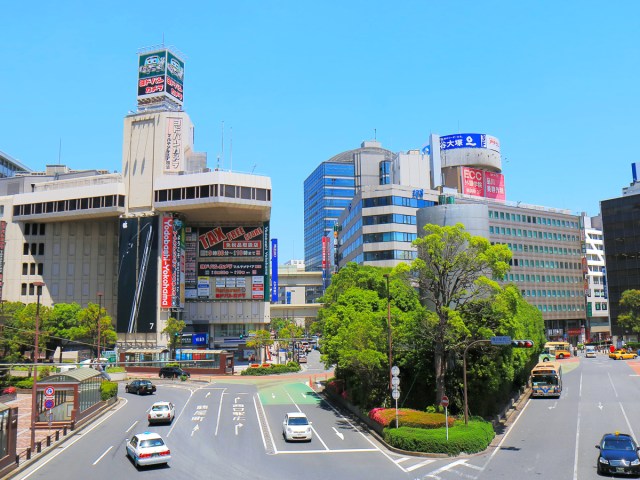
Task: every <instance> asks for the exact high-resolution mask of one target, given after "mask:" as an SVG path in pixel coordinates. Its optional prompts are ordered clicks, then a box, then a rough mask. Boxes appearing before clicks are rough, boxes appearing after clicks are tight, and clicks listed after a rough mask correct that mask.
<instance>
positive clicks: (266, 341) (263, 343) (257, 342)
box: [247, 330, 273, 363]
mask: <svg viewBox="0 0 640 480" xmlns="http://www.w3.org/2000/svg"><path fill="white" fill-rule="evenodd" d="M271 345H273V339H272V338H271V332H269V330H253V331H250V332H249V339H248V340H247V347H249V348H253V349H255V350H256V351H258V354H259V356H260V363H262V361H263V360H264V348H265V347H268V346H271Z"/></svg>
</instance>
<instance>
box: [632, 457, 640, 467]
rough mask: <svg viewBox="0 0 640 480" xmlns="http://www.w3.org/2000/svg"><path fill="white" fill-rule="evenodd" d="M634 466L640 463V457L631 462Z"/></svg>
mask: <svg viewBox="0 0 640 480" xmlns="http://www.w3.org/2000/svg"><path fill="white" fill-rule="evenodd" d="M631 465H632V466H634V467H635V466H636V465H640V459H638V458H636V459H635V460H634V461H633V462H631Z"/></svg>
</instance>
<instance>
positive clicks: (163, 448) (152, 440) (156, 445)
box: [125, 432, 171, 468]
mask: <svg viewBox="0 0 640 480" xmlns="http://www.w3.org/2000/svg"><path fill="white" fill-rule="evenodd" d="M125 448H126V449H127V456H128V457H130V458H131V460H133V464H134V465H135V466H136V468H137V467H145V466H147V465H157V464H163V463H164V464H167V463H169V460H171V450H169V447H167V445H166V444H165V443H164V440H162V437H161V436H160V435H158V434H157V433H152V432H144V433H138V434H136V435H134V436H133V437H131V439H130V440H127V441H126V444H125Z"/></svg>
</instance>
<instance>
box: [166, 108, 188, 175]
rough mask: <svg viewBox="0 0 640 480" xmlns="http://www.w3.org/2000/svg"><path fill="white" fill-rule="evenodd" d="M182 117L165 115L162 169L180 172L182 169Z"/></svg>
mask: <svg viewBox="0 0 640 480" xmlns="http://www.w3.org/2000/svg"><path fill="white" fill-rule="evenodd" d="M182 126H183V125H182V118H181V117H167V130H166V137H165V144H166V147H165V155H164V171H165V172H181V171H183V170H184V168H183V163H184V146H183V142H182V134H183V131H182Z"/></svg>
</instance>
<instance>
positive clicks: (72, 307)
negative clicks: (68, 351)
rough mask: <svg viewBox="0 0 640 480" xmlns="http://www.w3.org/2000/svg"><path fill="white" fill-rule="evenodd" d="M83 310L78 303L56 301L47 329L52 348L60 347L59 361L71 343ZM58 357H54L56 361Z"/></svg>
mask: <svg viewBox="0 0 640 480" xmlns="http://www.w3.org/2000/svg"><path fill="white" fill-rule="evenodd" d="M80 310H82V307H80V305H79V304H77V303H75V302H74V303H56V304H55V305H54V306H53V308H52V309H51V312H50V314H49V316H48V318H47V322H46V323H45V329H46V330H47V331H48V332H49V334H50V339H51V343H50V345H51V346H52V349H53V350H55V349H56V347H60V358H59V359H58V361H59V362H62V351H63V350H64V347H65V346H67V345H68V344H69V343H71V342H72V341H73V340H72V338H73V336H74V329H75V328H77V327H78V315H79V313H80ZM55 360H56V359H54V361H55Z"/></svg>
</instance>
